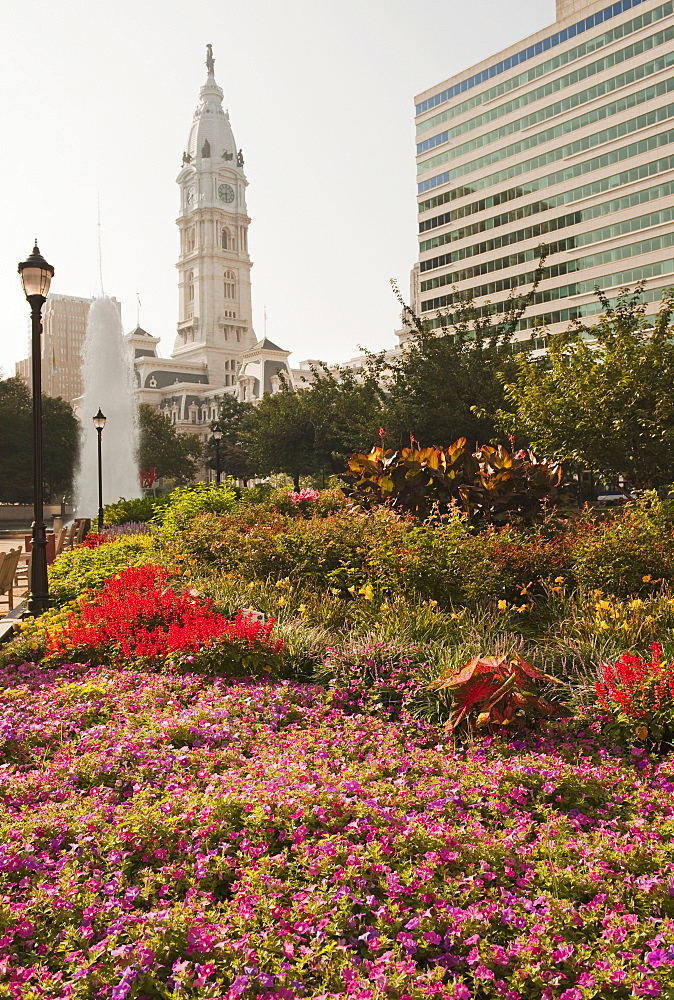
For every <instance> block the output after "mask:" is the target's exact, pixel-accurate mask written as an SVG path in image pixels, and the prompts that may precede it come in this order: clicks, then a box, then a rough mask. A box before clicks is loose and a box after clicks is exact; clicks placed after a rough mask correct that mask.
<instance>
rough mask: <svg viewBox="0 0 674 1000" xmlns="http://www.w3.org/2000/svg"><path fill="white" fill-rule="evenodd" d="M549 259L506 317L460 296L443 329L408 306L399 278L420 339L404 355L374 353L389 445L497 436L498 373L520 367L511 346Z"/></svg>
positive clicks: (405, 311)
mask: <svg viewBox="0 0 674 1000" xmlns="http://www.w3.org/2000/svg"><path fill="white" fill-rule="evenodd" d="M544 262H545V256H544V254H542V255H541V259H540V261H539V264H538V267H537V269H536V271H535V272H534V280H533V284H532V287H531V289H530V290H529V292H527V293H526V294H519V295H518V294H517V293H516V292H514V293H513V294H512V295H511V297H510V299H509V301H508V308H507V309H506V311H505V313H504V314H503V316H502V318H500V319H497V317H496V314H495V313H494V312H493V310H492V309H491V307H490V306H489V305H488V304H487V305H484V306H479V307H478V306H476V305H475V304H474V302H473V301H472V299H470V298H464V299H458V300H457V301H456V302H455V303H454V312H453V313H452V314H451V315H446V316H442V317H440V319H441V322H442V326H441V328H440V329H439V330H438V331H436V330H433V329H429V326H428V324H427V322H426V321H424V320H421V319H420V318H419V317H418V316H417V315H416V313H415V312H414V311H413V310H412V309H411V308H410V307H409V306H407V305H406V304H405V302H404V300H403V298H402V296H401V294H400V292H399V290H398V288H397V285H396V284H395V282H392V285H393V290H394V292H395V294H396V296H397V298H398V301H399V302H400V304H401V305H402V307H403V318H404V320H405V322H406V323H407V325H408V326H410V327H411V328H412V332H413V336H412V339H411V341H410V342H409V344H408V345H407V346H406V348H405V351H404V353H403V355H402V357H400V358H399V359H394V360H393V361H390V360H386V359H385V358H384V357H383V356H379V357H376V358H375V357H373V358H372V362H373V364H374V365H375V366H376V367H377V368H378V369H379V372H380V377H381V379H382V385H383V388H384V389H385V391H386V405H385V410H386V413H385V416H384V418H383V421H384V426H385V428H386V440H387V443H389V444H390V445H398V446H400V445H404V444H408V443H409V436H410V435H412V436H413V437H414V438H415V439H416V440H417V441H419V442H420V443H421V444H422V445H439V444H445V445H448V444H449V443H450V442H452V441H455V440H457V438H459V437H465V438H466V439H467V440H468V441H479V442H482V443H484V442H487V441H490V440H492V439H493V438H494V437H495V436H496V434H497V428H496V426H495V424H494V420H493V417H492V416H489V414H493V413H494V411H495V410H497V409H502V408H503V407H504V406H505V398H504V393H503V386H502V384H501V382H500V380H499V377H498V372H499V371H505V372H510V371H514V354H513V353H512V350H511V347H510V345H511V342H512V340H513V337H514V335H515V333H516V331H517V329H518V325H519V321H520V320H521V318H522V316H523V315H524V313H525V311H526V309H527V307H528V305H529V304H530V302H531V301H532V300H533V296H534V294H535V292H536V289H537V287H538V285H539V283H540V281H541V278H542V277H543V275H544V273H545V271H544ZM478 407H479V412H478V410H477V408H478Z"/></svg>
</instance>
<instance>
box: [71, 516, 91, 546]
mask: <svg viewBox="0 0 674 1000" xmlns="http://www.w3.org/2000/svg"><path fill="white" fill-rule="evenodd" d="M73 524H75V525H77V527H76V529H75V535H74V537H73V546H75V545H79V544H80V543H81V542H83V541H84V539H85V538H86V536H87V535H88V533H89V529H90V528H91V520H90V519H89V518H88V517H76V518H75V520H74V521H73Z"/></svg>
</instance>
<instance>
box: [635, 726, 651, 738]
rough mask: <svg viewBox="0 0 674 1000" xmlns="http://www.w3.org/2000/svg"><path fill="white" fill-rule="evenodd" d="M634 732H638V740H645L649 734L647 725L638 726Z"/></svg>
mask: <svg viewBox="0 0 674 1000" xmlns="http://www.w3.org/2000/svg"><path fill="white" fill-rule="evenodd" d="M634 732H635V733H636V735H637V739H638V740H645V739H646V737H647V736H648V729H647V728H646V726H637V728H636V729H635V730H634Z"/></svg>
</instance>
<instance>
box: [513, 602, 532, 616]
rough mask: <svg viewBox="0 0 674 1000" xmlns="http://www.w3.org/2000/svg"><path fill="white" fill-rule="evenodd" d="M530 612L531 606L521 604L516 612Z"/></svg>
mask: <svg viewBox="0 0 674 1000" xmlns="http://www.w3.org/2000/svg"><path fill="white" fill-rule="evenodd" d="M528 610H529V605H528V604H520V606H519V608H515V611H519V613H520V614H521V613H522V612H523V611H528Z"/></svg>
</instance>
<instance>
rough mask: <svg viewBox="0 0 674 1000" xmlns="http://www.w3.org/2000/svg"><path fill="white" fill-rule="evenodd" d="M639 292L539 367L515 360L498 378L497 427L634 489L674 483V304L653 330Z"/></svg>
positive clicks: (671, 300)
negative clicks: (501, 405) (501, 398)
mask: <svg viewBox="0 0 674 1000" xmlns="http://www.w3.org/2000/svg"><path fill="white" fill-rule="evenodd" d="M642 293H643V284H639V285H637V286H636V288H635V290H634V291H633V292H630V290H629V288H623V289H621V291H620V294H619V295H618V298H617V301H616V303H615V304H614V305H611V302H610V301H609V299H608V298H607V297H606V296H605V295H604V294H603V292H601V291H599V290H598V291H597V295H598V298H599V301H600V302H601V305H602V309H603V313H602V315H601V316H600V317H599V319H598V321H597V323H596V324H595V325H594V326H587V325H585V324H582V323H579V322H576V323H575V324H572V325H571V326H570V327H569V329H568V330H567V331H565V332H564V333H559V334H555V335H553V336H551V337H550V339H549V355H548V357H547V358H545V359H542V360H541V361H539V362H535V363H534V362H532V361H530V360H529V359H528V358H526V357H519V358H517V359H516V363H515V368H514V371H503V372H502V375H501V378H502V381H503V384H504V389H505V398H506V402H507V404H509V405H508V406H507V408H506V410H501V411H499V412H497V413H496V414H495V418H496V420H497V422H498V424H499V426H500V427H502V428H503V429H505V430H508V431H515V432H519V433H521V434H523V435H525V436H526V437H527V438H528V439H529V441H530V442H531V444H532V447H533V448H534V449H535V450H536V451H537V452H538V453H539V454H544V455H546V456H547V457H548V458H557V459H560V460H562V461H565V460H566V461H569V462H572V463H573V464H574V465H575V466H576V467H578V468H589V469H592V470H593V471H595V472H598V473H599V474H600V475H602V476H604V477H605V478H607V479H612V478H614V477H618V476H621V475H622V476H624V477H625V478H626V479H627V480H628V481H629V482H630V483H631V484H632V486H634V487H637V488H641V487H658V486H663V485H668V484H670V483H671V482H672V481H673V480H674V394H673V392H672V386H674V343H672V339H671V338H672V336H673V335H674V330H673V329H672V322H671V319H672V309H673V308H674V295H672V294H671V293H669V292H668V293H665V295H664V297H663V300H662V304H661V307H660V310H659V312H658V315H657V317H656V318H655V320H654V321H651V320H648V319H647V318H646V317H645V315H644V313H645V308H646V306H645V303H644V302H643V294H642Z"/></svg>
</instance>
